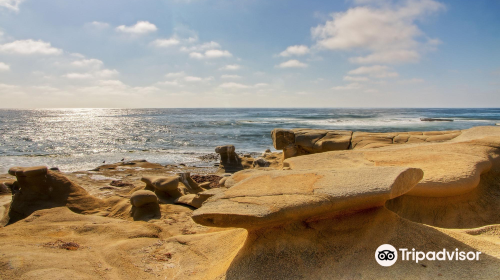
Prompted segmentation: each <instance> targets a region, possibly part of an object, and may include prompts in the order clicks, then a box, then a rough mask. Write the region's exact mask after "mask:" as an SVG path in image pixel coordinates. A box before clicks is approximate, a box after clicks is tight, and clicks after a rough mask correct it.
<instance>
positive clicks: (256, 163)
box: [253, 158, 271, 168]
mask: <svg viewBox="0 0 500 280" xmlns="http://www.w3.org/2000/svg"><path fill="white" fill-rule="evenodd" d="M269 166H271V163H270V162H269V161H267V160H265V159H263V158H258V159H257V160H255V161H254V162H253V167H254V168H255V167H269Z"/></svg>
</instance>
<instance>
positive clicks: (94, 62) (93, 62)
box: [71, 58, 104, 68]
mask: <svg viewBox="0 0 500 280" xmlns="http://www.w3.org/2000/svg"><path fill="white" fill-rule="evenodd" d="M71 65H73V66H76V67H89V68H101V67H102V66H103V65H104V63H103V62H102V61H100V60H99V59H95V58H91V59H82V60H76V61H73V62H72V63H71Z"/></svg>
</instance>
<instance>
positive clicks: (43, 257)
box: [0, 126, 500, 279]
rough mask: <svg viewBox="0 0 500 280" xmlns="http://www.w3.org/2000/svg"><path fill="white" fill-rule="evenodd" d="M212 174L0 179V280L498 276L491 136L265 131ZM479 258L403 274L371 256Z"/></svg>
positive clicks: (94, 173)
mask: <svg viewBox="0 0 500 280" xmlns="http://www.w3.org/2000/svg"><path fill="white" fill-rule="evenodd" d="M271 138H272V140H273V145H274V148H275V149H277V150H281V151H282V152H279V153H273V152H271V151H270V150H267V151H265V152H263V153H262V154H261V155H258V156H255V155H250V154H238V153H237V151H236V149H237V148H236V147H234V146H233V145H226V146H220V147H217V148H215V152H216V154H217V155H215V154H214V155H209V156H207V157H206V159H207V160H211V159H214V158H218V159H219V160H220V162H219V163H218V164H217V166H214V167H205V168H201V167H189V166H185V165H168V166H163V165H160V164H155V163H149V162H146V161H144V160H135V161H126V162H119V163H114V164H106V165H102V166H99V167H97V168H95V169H93V170H91V171H79V172H72V173H63V172H61V171H59V170H56V169H54V170H51V169H48V168H47V167H45V166H35V167H12V168H11V169H10V170H9V174H2V175H0V278H1V279H96V278H97V279H156V278H161V279H339V278H340V279H387V278H393V279H394V278H396V279H401V278H404V279H407V278H409V279H414V278H415V279H423V278H424V279H427V278H438V277H439V278H443V279H457V278H474V279H497V278H498V277H499V275H500V127H495V126H492V127H475V128H471V129H467V130H462V131H437V132H394V133H365V132H356V131H339V130H313V129H292V130H283V129H275V130H273V131H272V133H271ZM382 244H391V245H393V246H394V247H396V248H409V250H412V248H415V249H417V250H418V251H440V250H443V249H446V250H449V251H455V250H456V249H457V250H458V251H480V252H481V258H480V259H479V260H475V261H427V260H426V261H425V262H421V263H415V262H411V261H398V262H396V263H395V264H394V265H393V266H392V267H383V266H380V265H379V264H378V263H377V262H376V260H375V258H374V254H375V252H376V249H377V247H378V246H380V245H382Z"/></svg>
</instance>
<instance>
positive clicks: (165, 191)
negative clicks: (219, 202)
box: [141, 172, 210, 208]
mask: <svg viewBox="0 0 500 280" xmlns="http://www.w3.org/2000/svg"><path fill="white" fill-rule="evenodd" d="M141 180H142V181H143V182H145V183H146V190H149V191H152V192H154V193H156V195H158V197H159V198H160V200H162V201H164V202H166V203H172V202H173V203H179V204H187V205H190V206H193V207H196V208H198V207H200V206H201V204H202V203H203V202H204V201H205V200H206V199H207V198H208V197H207V196H203V195H202V196H198V195H197V194H198V193H200V192H203V191H205V190H207V189H208V188H209V187H210V183H208V184H204V186H205V187H201V186H200V185H198V184H197V183H196V182H195V181H194V180H193V179H192V178H191V176H190V173H189V172H186V173H178V174H177V176H146V177H143V178H142V179H141Z"/></svg>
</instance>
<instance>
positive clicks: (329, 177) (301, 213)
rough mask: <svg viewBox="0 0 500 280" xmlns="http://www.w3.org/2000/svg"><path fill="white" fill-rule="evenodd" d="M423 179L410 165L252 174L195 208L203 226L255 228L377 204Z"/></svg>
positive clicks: (310, 218)
mask: <svg viewBox="0 0 500 280" xmlns="http://www.w3.org/2000/svg"><path fill="white" fill-rule="evenodd" d="M422 177H423V172H422V170H420V169H417V168H409V167H360V168H356V169H349V170H347V169H344V170H323V171H312V170H307V171H267V172H262V171H261V172H256V173H255V175H254V176H250V177H248V178H247V179H244V180H242V181H240V182H239V183H237V184H236V185H234V186H233V187H231V188H229V189H227V190H225V191H223V192H222V193H220V194H218V195H215V196H214V197H212V198H210V199H209V200H207V201H206V202H205V203H204V204H203V207H201V208H199V209H198V210H196V211H194V212H193V216H192V218H193V220H194V221H195V222H197V223H199V224H202V225H205V226H214V227H241V228H246V229H256V228H262V227H266V226H272V225H276V224H283V223H287V222H290V221H294V220H295V221H297V220H298V221H301V220H314V219H317V218H320V217H325V216H327V217H328V216H335V215H339V214H340V213H349V212H356V211H360V210H363V209H368V208H373V207H379V206H382V205H384V203H385V202H386V201H387V200H389V199H392V198H395V197H398V196H400V195H402V194H404V193H406V192H408V191H409V190H410V189H411V188H413V186H415V185H416V184H417V183H418V182H419V181H420V180H421V179H422Z"/></svg>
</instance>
